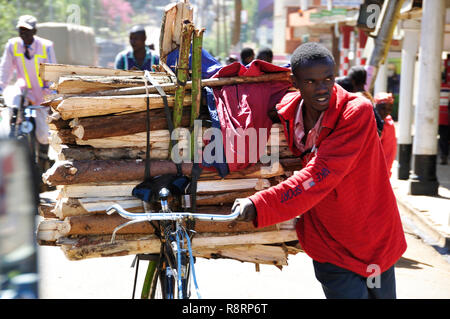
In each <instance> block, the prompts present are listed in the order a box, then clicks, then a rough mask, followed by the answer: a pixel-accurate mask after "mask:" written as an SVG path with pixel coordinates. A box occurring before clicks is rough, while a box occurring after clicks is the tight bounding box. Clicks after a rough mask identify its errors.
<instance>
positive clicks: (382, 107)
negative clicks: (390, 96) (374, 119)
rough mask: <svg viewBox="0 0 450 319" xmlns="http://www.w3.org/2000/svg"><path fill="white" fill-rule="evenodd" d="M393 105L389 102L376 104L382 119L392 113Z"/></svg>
mask: <svg viewBox="0 0 450 319" xmlns="http://www.w3.org/2000/svg"><path fill="white" fill-rule="evenodd" d="M392 106H393V105H392V104H389V103H380V104H377V105H376V109H377V112H378V114H380V116H381V118H382V119H384V118H386V116H388V115H390V114H391V113H392Z"/></svg>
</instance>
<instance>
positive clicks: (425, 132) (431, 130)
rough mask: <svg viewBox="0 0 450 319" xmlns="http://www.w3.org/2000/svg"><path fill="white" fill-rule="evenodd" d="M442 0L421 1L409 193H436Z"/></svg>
mask: <svg viewBox="0 0 450 319" xmlns="http://www.w3.org/2000/svg"><path fill="white" fill-rule="evenodd" d="M445 12H446V10H445V0H424V1H423V5H422V26H421V36H420V50H419V52H420V53H419V92H418V96H417V107H416V110H415V134H414V142H413V160H414V173H413V174H412V175H411V177H410V193H411V194H412V195H437V193H438V188H439V182H438V180H437V177H436V157H437V156H436V155H437V133H438V117H439V97H440V88H441V63H442V59H441V55H442V42H443V37H444V19H445Z"/></svg>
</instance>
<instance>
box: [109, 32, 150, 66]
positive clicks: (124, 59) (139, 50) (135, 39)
mask: <svg viewBox="0 0 450 319" xmlns="http://www.w3.org/2000/svg"><path fill="white" fill-rule="evenodd" d="M129 39H130V46H131V48H128V49H126V50H124V51H122V52H120V53H119V54H118V55H117V56H116V60H115V67H116V69H121V70H142V71H144V70H147V71H154V70H153V66H154V65H158V64H159V56H158V55H157V54H156V53H155V52H153V51H152V50H151V49H150V47H149V46H148V45H146V44H145V41H146V40H147V36H146V33H145V28H144V27H142V26H134V27H133V28H132V29H131V30H130V32H129Z"/></svg>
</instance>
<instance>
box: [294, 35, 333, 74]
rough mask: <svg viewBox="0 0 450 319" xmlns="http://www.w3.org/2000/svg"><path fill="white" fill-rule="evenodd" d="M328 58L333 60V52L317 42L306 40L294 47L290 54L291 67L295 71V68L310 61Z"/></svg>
mask: <svg viewBox="0 0 450 319" xmlns="http://www.w3.org/2000/svg"><path fill="white" fill-rule="evenodd" d="M324 59H329V60H330V61H332V62H333V63H335V62H334V57H333V54H331V52H330V50H328V49H327V48H326V47H325V46H323V45H322V44H320V43H318V42H306V43H304V44H301V45H299V46H298V47H297V49H295V51H294V53H292V56H291V69H292V73H295V71H296V70H297V68H299V67H301V66H304V65H305V64H307V63H310V62H312V61H318V60H324Z"/></svg>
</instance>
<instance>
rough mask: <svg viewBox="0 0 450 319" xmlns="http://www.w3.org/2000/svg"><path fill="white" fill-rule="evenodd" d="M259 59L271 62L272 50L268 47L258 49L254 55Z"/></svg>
mask: <svg viewBox="0 0 450 319" xmlns="http://www.w3.org/2000/svg"><path fill="white" fill-rule="evenodd" d="M256 58H257V59H259V60H264V61H267V62H272V60H273V52H272V50H271V49H270V48H262V49H260V50H259V51H258V55H257V56H256Z"/></svg>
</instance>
